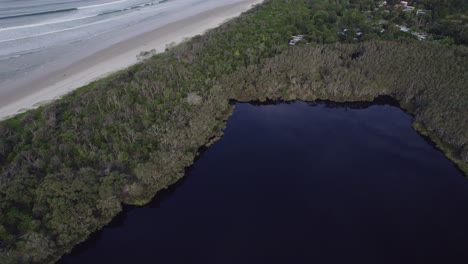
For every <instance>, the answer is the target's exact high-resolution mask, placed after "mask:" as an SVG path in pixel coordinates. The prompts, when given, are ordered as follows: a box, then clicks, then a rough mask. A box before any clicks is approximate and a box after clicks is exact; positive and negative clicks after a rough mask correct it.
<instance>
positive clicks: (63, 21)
mask: <svg viewBox="0 0 468 264" xmlns="http://www.w3.org/2000/svg"><path fill="white" fill-rule="evenodd" d="M100 15H101V14H97V15H90V16H84V17H77V18H71V19H65V20H56V21H49V22H44V23H36V24H29V25H23V26H14V27H6V28H0V32H2V31H7V30H14V29H22V28H31V27H39V26H48V25H54V24H60V23H67V22H73V21H78V20H82V19H86V18H92V17H97V16H100Z"/></svg>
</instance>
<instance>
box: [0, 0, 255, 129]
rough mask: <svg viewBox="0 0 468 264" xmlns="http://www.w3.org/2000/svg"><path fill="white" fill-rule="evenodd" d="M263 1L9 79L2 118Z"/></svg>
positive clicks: (0, 101) (247, 1)
mask: <svg viewBox="0 0 468 264" xmlns="http://www.w3.org/2000/svg"><path fill="white" fill-rule="evenodd" d="M262 2H263V0H243V1H239V2H235V3H232V4H227V5H223V6H219V7H215V8H213V9H210V10H205V11H203V12H200V13H198V14H195V15H193V16H189V17H184V18H183V19H180V20H177V21H175V22H171V23H168V24H166V25H163V26H161V27H158V28H155V29H150V30H148V31H147V32H145V33H142V34H140V35H138V36H136V37H132V38H130V39H127V40H124V41H122V42H119V43H115V44H112V45H111V46H109V47H108V48H105V49H103V50H101V51H98V52H96V53H93V54H90V55H88V56H85V57H83V58H81V59H80V60H78V61H76V62H74V63H71V64H70V65H67V66H65V67H56V68H57V69H56V70H53V71H51V72H48V71H44V70H42V71H38V72H36V73H34V72H33V73H31V74H30V76H26V77H25V78H24V79H22V80H17V81H15V82H10V83H6V87H5V86H4V87H2V89H9V90H10V91H14V92H13V93H10V96H2V97H3V98H0V120H4V119H8V118H11V117H14V116H15V115H17V114H20V113H23V112H25V111H27V110H30V109H34V108H37V107H39V106H41V105H44V104H47V103H49V102H51V101H54V100H57V99H59V98H61V97H63V96H64V95H66V94H68V93H70V92H71V91H73V90H75V89H77V88H79V87H82V86H85V85H87V84H89V83H91V82H93V81H96V80H99V79H101V78H104V77H106V76H109V75H110V74H112V73H115V72H117V71H119V70H123V69H125V68H128V67H130V66H132V65H134V64H136V63H138V62H139V60H138V59H137V55H138V54H140V53H141V52H143V51H149V50H152V49H155V50H156V53H161V52H164V51H165V49H166V47H167V46H168V45H170V44H172V43H177V44H178V43H181V42H182V41H184V40H186V39H189V38H192V37H194V36H196V35H200V34H203V33H204V32H206V31H207V30H209V29H213V28H216V27H218V26H219V25H221V24H223V23H225V22H226V21H228V20H230V19H232V18H234V17H237V16H239V15H240V14H241V13H243V12H245V11H247V10H249V9H250V8H252V7H253V6H254V5H256V4H260V3H262ZM156 53H155V54H156ZM2 85H5V83H4V84H2Z"/></svg>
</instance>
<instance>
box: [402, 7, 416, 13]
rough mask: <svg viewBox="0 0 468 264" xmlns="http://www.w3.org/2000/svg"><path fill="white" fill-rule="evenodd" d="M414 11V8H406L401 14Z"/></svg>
mask: <svg viewBox="0 0 468 264" xmlns="http://www.w3.org/2000/svg"><path fill="white" fill-rule="evenodd" d="M413 11H414V6H407V7H405V9H403V12H413Z"/></svg>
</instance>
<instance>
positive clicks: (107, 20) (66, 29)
mask: <svg viewBox="0 0 468 264" xmlns="http://www.w3.org/2000/svg"><path fill="white" fill-rule="evenodd" d="M118 19H119V18H118V17H114V18H110V19H105V20H101V21H97V22H93V23H89V24H86V25H81V26H76V27H69V28H64V29H60V30H54V31H48V32H44V33H40V34H36V35H29V36H24V37H19V38H13V39H6V40H0V43H4V42H9V41H16V40H23V39H28V38H34V37H40V36H45V35H50V34H55V33H60V32H65V31H69V30H73V29H79V28H84V27H88V26H92V25H97V24H102V23H106V22H109V21H113V20H118Z"/></svg>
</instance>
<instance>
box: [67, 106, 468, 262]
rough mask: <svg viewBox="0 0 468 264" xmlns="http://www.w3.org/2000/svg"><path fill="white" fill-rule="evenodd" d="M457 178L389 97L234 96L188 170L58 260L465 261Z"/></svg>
mask: <svg viewBox="0 0 468 264" xmlns="http://www.w3.org/2000/svg"><path fill="white" fill-rule="evenodd" d="M467 225H468V180H466V179H465V178H464V177H463V175H462V174H461V172H460V171H458V170H457V169H456V168H455V167H454V165H453V164H452V163H451V162H450V161H448V160H447V159H446V158H445V157H444V155H443V154H442V153H441V152H440V151H438V150H436V149H435V148H434V147H433V146H432V145H431V144H429V143H428V142H427V141H426V140H425V139H423V138H422V137H421V136H420V135H418V134H417V133H416V132H415V131H414V130H413V129H412V128H411V117H410V116H409V115H407V114H405V113H404V112H402V111H401V110H400V109H399V108H397V107H393V106H389V105H373V106H363V105H359V104H355V105H347V106H343V105H336V104H335V105H332V104H324V103H305V102H294V103H290V104H286V103H281V104H276V105H252V104H243V103H242V104H237V106H236V110H235V111H234V114H233V116H232V117H231V118H230V120H229V122H228V125H227V128H226V130H225V135H224V136H223V138H222V139H220V140H219V141H218V142H216V143H215V144H214V145H213V146H212V147H210V148H209V149H208V150H207V151H205V152H204V153H203V154H202V155H201V157H200V158H199V159H198V160H197V161H196V162H195V164H194V166H193V167H192V168H191V169H190V170H189V171H188V173H187V176H186V177H185V178H184V179H183V180H182V181H181V182H179V183H178V184H176V185H175V186H173V187H171V188H170V189H169V190H166V191H164V192H163V193H162V194H159V195H158V196H157V197H156V199H154V201H153V202H152V203H151V204H149V205H147V206H144V207H141V208H129V209H127V210H125V212H124V213H122V214H121V215H120V216H119V217H117V219H116V220H115V221H114V222H113V223H112V224H110V225H109V226H108V227H106V228H104V229H103V230H102V231H100V232H98V233H97V234H96V235H94V236H93V237H92V238H91V239H90V240H89V241H87V242H86V243H84V244H83V245H80V246H79V247H77V248H76V249H75V250H74V251H73V253H72V254H71V255H69V256H66V257H64V258H63V259H62V260H61V261H60V263H62V264H64V263H184V264H186V263H223V264H229V263H236V264H238V263H256V264H258V263H340V264H341V263H361V264H362V263H369V264H375V263H389V264H390V263H391V264H394V263H399V264H400V263H408V264H409V263H411V264H415V263H424V264H427V263H438V264H440V263H450V264H457V263H468V250H467V248H468V240H467V239H466V238H467V237H468V226H467Z"/></svg>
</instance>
